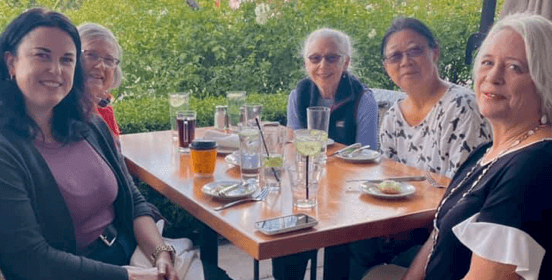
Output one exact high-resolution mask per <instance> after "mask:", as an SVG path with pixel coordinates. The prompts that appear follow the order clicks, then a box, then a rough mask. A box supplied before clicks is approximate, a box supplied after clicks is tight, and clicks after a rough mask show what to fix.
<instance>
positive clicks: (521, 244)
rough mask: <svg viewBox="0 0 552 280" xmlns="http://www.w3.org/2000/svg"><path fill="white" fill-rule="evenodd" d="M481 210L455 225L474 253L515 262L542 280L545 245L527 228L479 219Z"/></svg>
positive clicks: (531, 277) (527, 276)
mask: <svg viewBox="0 0 552 280" xmlns="http://www.w3.org/2000/svg"><path fill="white" fill-rule="evenodd" d="M478 216H479V213H477V214H475V215H473V216H471V217H470V218H468V219H466V220H465V221H463V222H462V223H460V224H458V225H456V226H455V227H453V228H452V231H453V232H454V235H456V237H457V238H458V240H460V242H462V244H464V245H465V246H466V247H468V248H469V249H470V250H471V251H472V252H473V253H474V254H476V255H478V256H481V257H483V258H485V259H487V260H491V261H494V262H499V263H504V264H511V265H515V266H517V267H516V273H517V274H518V275H520V276H521V277H523V278H524V279H526V280H538V278H539V271H540V267H541V264H542V260H543V258H544V254H545V249H544V248H543V247H542V246H541V245H540V244H539V243H537V242H536V241H535V239H533V238H532V237H531V236H530V235H529V234H527V233H525V232H524V231H522V230H520V229H517V228H514V227H510V226H505V225H500V224H494V223H487V222H478V221H477V218H478Z"/></svg>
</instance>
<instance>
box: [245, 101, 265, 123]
mask: <svg viewBox="0 0 552 280" xmlns="http://www.w3.org/2000/svg"><path fill="white" fill-rule="evenodd" d="M262 112H263V105H259V104H254V105H253V104H245V105H244V113H245V115H244V122H245V125H246V126H253V127H257V122H256V121H255V119H258V120H259V123H260V122H261V114H262Z"/></svg>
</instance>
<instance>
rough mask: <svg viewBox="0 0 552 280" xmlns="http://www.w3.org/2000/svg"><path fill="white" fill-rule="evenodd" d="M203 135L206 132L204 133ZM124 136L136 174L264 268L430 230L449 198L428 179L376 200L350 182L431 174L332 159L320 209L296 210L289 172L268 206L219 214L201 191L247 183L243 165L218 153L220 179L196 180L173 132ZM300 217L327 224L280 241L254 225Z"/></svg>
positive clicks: (125, 152)
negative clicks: (407, 192) (266, 262)
mask: <svg viewBox="0 0 552 280" xmlns="http://www.w3.org/2000/svg"><path fill="white" fill-rule="evenodd" d="M201 132H202V130H201V129H199V130H198V134H199V135H201V134H202V133H201ZM120 139H121V143H122V151H123V155H124V156H125V158H126V163H127V165H128V168H129V170H130V172H131V173H132V174H133V175H135V176H137V177H139V178H140V179H141V180H142V181H144V182H145V183H147V184H148V185H150V186H151V187H153V188H154V189H156V190H157V191H159V192H160V193H162V194H163V195H165V196H166V197H167V198H169V199H170V200H172V201H173V202H175V203H177V204H178V205H180V206H181V207H182V208H184V209H185V210H186V211H188V212H189V213H190V214H191V215H193V216H194V217H196V218H197V219H199V220H200V221H202V222H203V223H205V224H206V225H208V226H209V227H210V228H211V229H213V230H214V231H216V232H217V233H219V234H220V235H222V236H224V237H225V238H226V239H228V240H229V241H231V242H232V243H233V244H235V245H236V246H238V247H239V248H240V249H242V250H243V251H245V252H247V253H248V254H249V255H250V256H252V257H253V258H254V259H255V260H256V261H257V262H256V264H257V265H258V260H263V259H269V258H274V257H279V256H285V255H290V254H294V253H298V252H304V251H309V250H313V249H319V248H324V247H328V246H333V245H338V244H343V243H348V242H352V241H357V240H362V239H366V238H370V237H378V236H385V235H389V234H394V233H399V232H402V231H405V230H410V229H415V228H420V227H424V226H427V225H428V224H429V223H430V221H431V220H432V218H433V215H434V213H435V208H436V206H437V204H438V202H439V201H440V199H441V197H442V196H443V193H444V189H437V188H435V187H432V186H431V185H430V184H429V183H428V182H427V181H423V182H412V185H414V186H415V187H416V192H415V193H414V194H413V195H412V196H410V197H409V198H406V199H399V200H383V199H379V198H375V197H372V196H370V195H367V194H363V193H361V192H359V191H358V188H357V184H354V183H346V182H345V181H346V180H347V179H361V178H384V177H391V176H412V175H424V171H422V170H419V169H416V168H412V167H407V166H405V165H403V164H400V163H397V162H394V161H391V160H388V159H383V160H381V162H379V163H350V162H346V161H344V160H341V159H339V158H336V157H332V158H330V159H329V160H328V162H327V165H326V168H325V174H323V179H322V181H321V184H320V186H319V192H318V206H317V207H316V208H314V209H312V210H306V211H305V210H298V209H294V208H293V207H292V202H291V189H290V186H289V183H288V181H287V177H286V175H285V173H284V176H283V177H284V178H283V179H282V182H283V187H282V191H281V192H279V193H271V194H270V195H269V196H268V198H267V199H266V200H265V201H264V202H262V203H247V204H242V205H240V206H235V207H231V208H228V209H226V210H223V211H220V212H216V211H214V210H213V208H214V207H216V206H219V205H221V204H222V203H223V202H221V201H217V200H214V199H212V198H211V197H209V196H207V195H205V194H203V193H202V192H201V187H202V186H203V185H205V184H206V183H209V182H212V181H214V180H222V179H239V178H240V171H239V167H233V166H231V165H229V164H228V163H226V161H225V159H224V156H218V157H217V164H216V170H215V174H214V178H211V179H195V178H194V174H193V173H192V171H191V168H190V156H189V155H187V154H179V153H178V152H177V151H176V143H174V142H173V140H172V135H171V132H170V131H159V132H150V133H138V134H126V135H121V137H120ZM342 147H344V146H343V145H341V144H334V145H332V146H330V147H329V148H328V153H331V152H333V151H335V150H337V149H339V148H342ZM286 149H293V145H286ZM288 152H289V150H288ZM435 178H436V179H437V181H438V182H440V183H442V184H444V185H447V184H448V182H449V179H447V178H446V177H443V176H439V175H435ZM350 189H352V190H353V191H350ZM298 212H303V213H307V214H310V215H312V216H314V217H315V218H317V219H318V221H319V224H318V225H317V226H315V227H314V228H312V229H307V230H301V231H297V232H293V233H287V234H282V235H276V236H266V235H263V234H262V233H260V232H258V231H256V230H255V228H254V222H255V221H259V220H263V219H268V218H273V217H277V216H283V215H288V214H292V213H298ZM215 261H216V260H215Z"/></svg>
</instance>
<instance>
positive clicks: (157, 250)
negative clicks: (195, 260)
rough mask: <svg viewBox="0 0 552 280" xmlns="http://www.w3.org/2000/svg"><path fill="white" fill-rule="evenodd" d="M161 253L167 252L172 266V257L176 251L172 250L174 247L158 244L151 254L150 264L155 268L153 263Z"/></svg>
mask: <svg viewBox="0 0 552 280" xmlns="http://www.w3.org/2000/svg"><path fill="white" fill-rule="evenodd" d="M161 252H169V253H170V255H171V261H172V264H173V265H174V255H175V253H176V251H175V250H174V247H173V246H172V245H165V244H160V245H157V247H155V250H153V253H151V264H152V265H153V266H155V263H156V262H157V257H158V256H159V254H161Z"/></svg>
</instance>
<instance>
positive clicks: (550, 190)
mask: <svg viewBox="0 0 552 280" xmlns="http://www.w3.org/2000/svg"><path fill="white" fill-rule="evenodd" d="M490 145H491V144H484V145H482V146H480V147H478V148H477V149H475V150H474V151H473V152H472V153H471V154H470V156H469V157H468V159H466V161H465V162H464V163H463V164H462V166H461V167H460V168H459V169H458V172H457V173H456V175H455V176H454V177H453V179H452V181H451V184H450V186H449V188H448V189H447V191H446V192H445V197H448V196H449V194H450V192H451V190H452V189H453V188H455V187H456V186H457V185H458V184H459V183H461V182H462V180H464V178H465V177H466V174H467V173H468V172H469V171H470V170H472V168H473V167H474V166H475V165H476V164H478V161H479V159H480V158H481V157H482V156H483V155H484V154H485V152H486V150H487V148H488V147H490ZM487 166H488V164H487V165H478V166H477V167H475V169H474V171H473V173H472V174H471V175H470V176H469V178H467V179H466V180H465V181H464V182H463V184H462V186H461V187H460V188H458V189H457V190H456V191H455V192H454V193H453V194H452V195H451V196H450V197H449V198H448V199H447V200H446V202H445V204H444V205H443V207H442V209H441V211H440V212H439V216H438V217H437V228H438V229H439V234H438V237H437V243H436V246H435V248H434V251H433V253H432V255H431V257H430V259H429V262H428V266H427V271H426V279H440V280H442V279H461V278H462V277H464V276H465V275H466V274H467V272H468V270H469V266H470V262H471V256H472V251H471V250H470V249H469V248H468V247H466V246H465V245H464V244H463V243H462V242H460V241H459V239H458V238H457V236H456V235H455V234H454V233H453V231H452V228H453V227H454V226H456V225H458V224H460V223H462V222H463V221H465V220H466V219H468V218H470V217H472V216H474V215H476V214H477V216H476V217H475V222H476V223H489V224H490V226H491V227H493V228H496V227H499V226H498V225H502V226H506V227H509V228H515V229H519V231H517V230H514V231H513V232H517V233H521V234H517V233H516V234H515V235H513V237H512V238H506V237H504V236H495V235H497V231H493V233H491V231H489V232H487V231H485V232H480V233H478V236H479V237H484V238H480V239H479V240H469V242H474V243H476V244H477V243H479V242H481V243H482V244H481V245H482V246H481V247H485V244H490V243H492V242H489V240H491V241H493V240H494V241H496V240H502V238H505V240H509V241H508V242H505V243H506V244H503V245H502V246H495V247H493V248H491V251H493V253H494V254H495V255H498V256H504V258H506V259H510V258H511V257H510V256H507V255H506V251H507V250H506V248H509V249H510V252H512V250H513V253H514V255H517V256H520V254H521V256H529V255H532V254H533V255H535V251H534V250H530V249H528V246H525V245H522V246H520V244H522V242H523V240H522V238H520V237H522V236H523V235H524V234H526V235H528V236H529V239H532V240H533V241H536V243H538V245H540V247H542V248H544V250H546V251H547V250H548V249H549V248H552V247H551V241H550V240H551V238H552V229H551V227H549V225H550V223H551V222H552V216H551V210H552V202H551V199H552V140H550V139H548V140H544V141H540V142H537V143H533V144H531V145H528V146H527V147H524V148H521V149H518V150H516V149H514V150H513V151H511V152H509V153H506V154H505V155H503V156H502V157H500V158H499V159H498V160H497V161H496V162H495V163H494V164H493V165H492V166H491V167H490V168H489V170H488V172H487V173H486V174H485V175H484V176H483V177H482V178H481V180H480V182H479V183H478V184H477V185H476V186H475V188H474V189H473V190H472V191H471V192H470V193H469V194H468V195H467V196H466V197H465V198H464V199H462V200H461V201H460V202H458V201H459V200H460V198H461V197H462V195H463V194H464V193H465V192H466V191H467V190H468V189H469V188H471V187H472V185H473V183H474V181H476V180H477V178H478V177H479V175H480V174H481V173H482V171H483V170H484V169H485V168H486V167H487ZM495 225H496V227H495ZM485 240H487V241H485ZM531 242H532V241H531ZM472 244H473V243H472ZM512 245H513V246H512ZM487 247H488V246H487ZM513 247H516V248H513ZM487 249H489V248H487ZM478 250H479V249H478ZM477 252H478V255H480V256H482V257H484V258H486V257H485V254H483V255H482V254H480V253H479V251H477ZM486 259H488V258H486ZM520 259H522V260H528V259H529V258H527V257H522V258H520ZM512 264H515V265H518V263H515V261H514V263H512ZM533 265H535V264H534V263H533V264H532V265H531V266H533ZM519 267H521V266H518V268H519ZM535 267H539V266H538V264H536V265H535ZM538 279H552V260H551V254H547V253H545V254H544V258H543V260H542V265H540V274H539V277H538Z"/></svg>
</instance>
